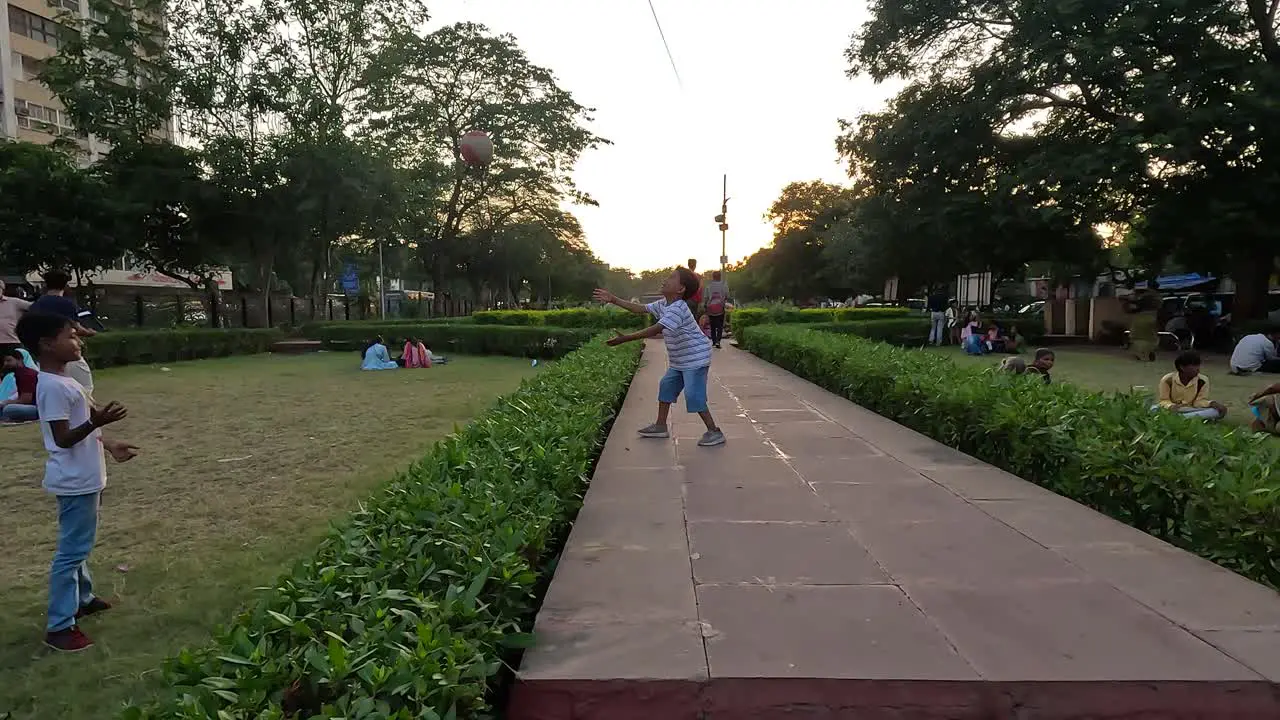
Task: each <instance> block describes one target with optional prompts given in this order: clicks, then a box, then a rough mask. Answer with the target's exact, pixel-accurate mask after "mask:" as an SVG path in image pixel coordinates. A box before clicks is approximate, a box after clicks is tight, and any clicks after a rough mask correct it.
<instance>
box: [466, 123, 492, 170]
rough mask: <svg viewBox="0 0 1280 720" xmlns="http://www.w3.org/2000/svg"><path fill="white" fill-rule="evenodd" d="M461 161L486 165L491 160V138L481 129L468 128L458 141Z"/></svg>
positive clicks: (473, 164) (472, 164) (475, 164)
mask: <svg viewBox="0 0 1280 720" xmlns="http://www.w3.org/2000/svg"><path fill="white" fill-rule="evenodd" d="M458 147H459V150H460V151H461V153H462V162H464V163H466V164H468V165H471V166H473V167H474V166H479V165H488V164H489V163H490V161H492V160H493V140H492V139H491V138H490V137H489V135H488V134H487V133H485V132H483V131H481V130H470V131H468V132H467V133H466V134H464V135H463V136H462V140H461V141H459V143H458Z"/></svg>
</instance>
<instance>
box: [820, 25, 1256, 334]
mask: <svg viewBox="0 0 1280 720" xmlns="http://www.w3.org/2000/svg"><path fill="white" fill-rule="evenodd" d="M1278 9H1280V4H1277V3H1275V2H1271V0H1149V1H1147V2H1123V1H1121V2H1114V3H1085V2H1078V1H1076V0H1058V1H1055V2H1048V3H1046V2H1034V1H1032V0H1012V1H1010V2H1006V1H997V0H962V1H961V2H942V0H911V1H910V2H901V1H899V0H874V1H873V2H872V3H871V14H870V20H869V21H868V22H867V24H866V25H865V26H864V27H863V28H862V29H861V31H860V32H859V33H858V34H857V35H856V37H855V38H854V42H853V44H852V46H851V48H850V49H849V51H848V58H849V61H850V72H851V73H855V74H865V75H869V76H870V77H872V78H874V79H876V80H885V79H889V78H902V79H905V80H906V81H907V86H906V88H905V89H904V90H903V91H902V92H901V93H900V94H899V95H898V97H897V98H896V99H895V101H894V103H893V105H892V107H891V108H890V110H889V112H887V113H883V114H874V115H871V116H866V117H863V118H861V119H860V121H859V122H858V123H851V124H847V125H846V130H845V133H844V135H843V136H842V137H841V139H840V148H841V151H842V153H843V154H844V155H845V156H846V157H847V158H849V159H850V160H851V161H852V164H853V168H854V170H855V173H856V174H857V175H856V176H857V177H858V178H859V179H860V180H865V181H866V182H868V183H869V184H870V185H871V187H872V188H873V189H874V191H875V192H877V193H885V194H888V195H890V196H892V197H894V198H895V199H896V200H898V201H900V202H901V203H903V205H902V207H903V208H905V209H906V210H907V211H908V212H909V214H910V215H909V216H910V217H911V218H912V220H913V222H911V223H908V224H909V225H910V226H914V227H916V228H919V227H920V226H921V225H922V224H923V225H924V226H925V227H926V228H929V227H931V228H933V229H932V230H931V231H930V232H929V233H928V235H932V237H933V239H934V241H935V242H934V245H935V247H937V246H941V247H947V246H954V247H950V248H949V249H948V250H947V252H949V253H950V252H954V256H953V260H954V262H957V263H960V264H961V265H968V266H970V267H971V265H972V263H973V262H974V261H975V258H976V257H982V256H984V254H985V256H987V257H993V258H994V257H997V255H996V253H995V250H996V249H997V248H1003V249H1004V250H1001V251H1000V252H999V254H998V256H999V257H1006V256H1007V257H1009V258H1011V259H1013V260H1016V259H1017V256H1016V253H1013V252H1005V250H1012V249H1014V248H1017V247H1020V246H1025V244H1026V243H1028V242H1029V241H1030V242H1032V243H1035V244H1039V245H1041V246H1044V247H1046V248H1047V249H1050V250H1051V252H1052V254H1053V255H1054V256H1056V257H1044V258H1039V259H1046V260H1053V259H1069V260H1074V261H1078V262H1083V261H1086V260H1087V259H1088V256H1089V254H1090V253H1089V248H1088V247H1086V246H1087V245H1088V244H1089V243H1090V242H1092V239H1091V238H1090V235H1091V233H1090V230H1089V229H1090V228H1092V227H1095V226H1097V225H1099V224H1101V223H1111V224H1128V223H1131V222H1133V221H1134V219H1135V218H1137V217H1141V218H1143V222H1142V228H1141V232H1140V233H1138V235H1137V237H1139V238H1140V243H1139V247H1138V248H1137V249H1136V250H1135V252H1136V253H1137V255H1138V256H1139V257H1145V258H1147V259H1148V260H1150V261H1152V262H1156V261H1158V260H1160V259H1162V258H1173V259H1175V260H1178V261H1181V262H1183V263H1185V264H1188V265H1191V266H1194V267H1197V268H1202V269H1206V270H1213V271H1225V272H1228V273H1230V274H1231V276H1232V277H1233V278H1234V279H1235V280H1236V282H1237V287H1238V298H1237V303H1236V308H1237V311H1236V312H1237V314H1238V315H1241V316H1244V317H1249V316H1251V315H1257V314H1258V313H1260V312H1261V311H1262V310H1263V307H1264V306H1263V305H1262V302H1261V301H1262V300H1263V299H1264V297H1263V295H1264V294H1265V292H1266V282H1267V278H1268V276H1269V275H1270V274H1271V273H1272V272H1273V271H1274V269H1275V266H1276V259H1277V254H1278V253H1280V242H1277V241H1276V235H1275V232H1276V231H1275V228H1276V227H1280V223H1278V221H1280V206H1277V205H1276V204H1275V203H1274V202H1271V201H1269V200H1268V198H1271V197H1275V193H1276V191H1277V190H1280V157H1277V153H1278V152H1280V144H1278V143H1277V139H1280V105H1277V104H1276V103H1275V102H1274V98H1275V97H1276V96H1277V91H1280V47H1278V46H1277V40H1276V37H1277V26H1278V18H1277V10H1278ZM992 231H995V232H994V233H993V232H992ZM948 233H950V235H948ZM984 239H985V241H988V242H990V243H992V245H991V246H990V247H989V248H987V249H986V251H985V252H984V250H983V246H982V242H983V241H984ZM925 242H928V241H927V240H925ZM974 250H976V252H975V251H974ZM972 269H977V268H972Z"/></svg>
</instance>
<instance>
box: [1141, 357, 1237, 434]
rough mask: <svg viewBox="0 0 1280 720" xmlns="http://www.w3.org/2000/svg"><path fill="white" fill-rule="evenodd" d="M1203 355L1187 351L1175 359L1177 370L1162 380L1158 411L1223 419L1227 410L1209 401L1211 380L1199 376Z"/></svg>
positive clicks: (1174, 365) (1191, 416) (1218, 403)
mask: <svg viewBox="0 0 1280 720" xmlns="http://www.w3.org/2000/svg"><path fill="white" fill-rule="evenodd" d="M1200 365H1201V360H1200V353H1198V352H1192V351H1187V352H1184V353H1181V354H1179V355H1178V357H1176V358H1174V361H1173V367H1174V371H1173V372H1171V373H1169V374H1168V375H1165V376H1164V377H1162V378H1160V400H1159V402H1158V403H1157V404H1156V408H1158V409H1160V410H1168V411H1170V412H1175V413H1177V414H1179V415H1181V416H1183V417H1189V418H1196V419H1199V420H1221V419H1222V418H1224V417H1226V416H1227V407H1226V406H1225V405H1223V404H1222V403H1220V402H1216V401H1214V400H1210V399H1209V379H1208V378H1207V377H1205V376H1204V375H1201V374H1200Z"/></svg>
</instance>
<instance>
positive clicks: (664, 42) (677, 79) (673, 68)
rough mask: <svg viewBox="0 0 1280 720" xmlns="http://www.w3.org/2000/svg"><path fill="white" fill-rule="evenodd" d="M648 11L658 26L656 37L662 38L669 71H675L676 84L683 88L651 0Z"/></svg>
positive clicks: (674, 59) (674, 60)
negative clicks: (669, 64) (669, 66)
mask: <svg viewBox="0 0 1280 720" xmlns="http://www.w3.org/2000/svg"><path fill="white" fill-rule="evenodd" d="M649 12H650V13H652V14H653V24H654V25H656V26H657V28H658V37H660V38H662V47H663V48H665V49H666V51H667V60H668V61H670V62H671V72H673V73H675V76H676V85H679V86H680V89H681V90H683V89H684V81H683V80H681V79H680V69H679V68H677V67H676V58H675V56H674V55H672V54H671V45H670V44H668V43H667V34H666V33H665V32H663V31H662V21H661V20H659V19H658V10H657V8H655V7H654V6H653V0H649Z"/></svg>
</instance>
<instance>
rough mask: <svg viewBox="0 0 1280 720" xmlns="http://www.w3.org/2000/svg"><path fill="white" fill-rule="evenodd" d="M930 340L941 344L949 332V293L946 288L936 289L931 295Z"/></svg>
mask: <svg viewBox="0 0 1280 720" xmlns="http://www.w3.org/2000/svg"><path fill="white" fill-rule="evenodd" d="M928 307H929V342H930V343H931V344H933V345H941V344H942V341H943V339H944V338H945V337H946V332H947V293H946V290H945V289H939V290H934V291H933V293H931V294H930V295H929V300H928Z"/></svg>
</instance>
